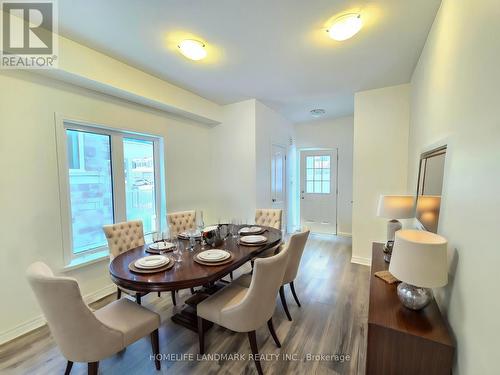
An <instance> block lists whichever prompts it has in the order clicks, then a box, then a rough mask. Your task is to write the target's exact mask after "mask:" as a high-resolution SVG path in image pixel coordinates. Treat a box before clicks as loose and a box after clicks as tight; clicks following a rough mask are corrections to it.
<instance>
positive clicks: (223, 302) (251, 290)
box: [197, 249, 288, 374]
mask: <svg viewBox="0 0 500 375" xmlns="http://www.w3.org/2000/svg"><path fill="white" fill-rule="evenodd" d="M287 261H288V253H287V251H286V249H284V251H282V252H280V253H279V254H277V255H275V256H272V257H270V258H262V259H256V260H255V267H254V271H253V274H252V277H251V282H250V285H249V287H248V288H246V287H243V286H240V285H238V284H234V283H231V284H229V285H228V286H226V287H224V288H223V289H221V290H219V291H218V292H217V293H215V294H213V295H211V296H210V297H208V298H207V299H205V300H204V301H202V302H201V303H199V304H198V306H197V313H198V335H199V340H200V353H201V354H203V353H204V352H205V343H204V340H205V339H204V332H205V321H206V320H209V321H211V322H214V323H216V324H218V325H220V326H223V327H225V328H228V329H230V330H232V331H236V332H247V333H248V339H249V341H250V347H251V348H252V353H253V354H254V361H255V365H256V366H257V371H258V373H259V374H262V367H261V365H260V361H259V358H258V356H257V354H258V347H257V340H256V335H255V330H256V329H257V328H259V327H261V326H263V325H264V323H266V322H267V326H268V328H269V331H270V332H271V335H272V337H273V339H274V341H275V343H276V345H277V346H278V347H281V344H280V342H279V340H278V337H277V336H276V332H275V331H274V327H273V322H272V315H273V312H274V309H275V307H276V296H277V295H278V290H279V287H280V285H281V282H282V280H283V275H284V274H285V269H286V265H287Z"/></svg>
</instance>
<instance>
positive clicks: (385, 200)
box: [377, 195, 415, 219]
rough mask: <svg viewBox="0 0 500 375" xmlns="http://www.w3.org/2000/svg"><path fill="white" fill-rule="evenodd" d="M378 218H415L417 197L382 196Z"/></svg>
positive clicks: (379, 202)
mask: <svg viewBox="0 0 500 375" xmlns="http://www.w3.org/2000/svg"><path fill="white" fill-rule="evenodd" d="M377 216H380V217H385V218H386V219H409V218H412V217H415V197H414V196H413V195H381V196H380V199H379V201H378V210H377Z"/></svg>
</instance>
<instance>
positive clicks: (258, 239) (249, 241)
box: [238, 234, 267, 246]
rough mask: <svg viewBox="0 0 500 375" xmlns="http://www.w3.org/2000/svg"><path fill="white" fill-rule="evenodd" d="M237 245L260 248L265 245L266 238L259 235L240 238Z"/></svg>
mask: <svg viewBox="0 0 500 375" xmlns="http://www.w3.org/2000/svg"><path fill="white" fill-rule="evenodd" d="M238 243H239V244H240V245H243V246H260V245H263V244H265V243H267V237H266V236H263V235H260V234H251V235H247V236H241V237H240V238H239V240H238Z"/></svg>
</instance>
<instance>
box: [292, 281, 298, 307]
mask: <svg viewBox="0 0 500 375" xmlns="http://www.w3.org/2000/svg"><path fill="white" fill-rule="evenodd" d="M290 289H291V290H292V294H293V298H295V302H297V305H298V306H299V307H300V302H299V299H298V297H297V293H295V287H294V286H293V281H292V282H291V283H290Z"/></svg>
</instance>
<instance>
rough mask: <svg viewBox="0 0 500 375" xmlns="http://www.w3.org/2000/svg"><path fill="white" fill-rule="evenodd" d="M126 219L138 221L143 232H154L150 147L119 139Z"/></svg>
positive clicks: (151, 151) (153, 175)
mask: <svg viewBox="0 0 500 375" xmlns="http://www.w3.org/2000/svg"><path fill="white" fill-rule="evenodd" d="M123 154H124V161H125V194H126V209H127V220H142V222H143V225H144V233H145V234H147V233H152V232H155V231H156V194H155V170H154V145H153V142H152V141H145V140H141V139H134V138H124V139H123Z"/></svg>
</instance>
